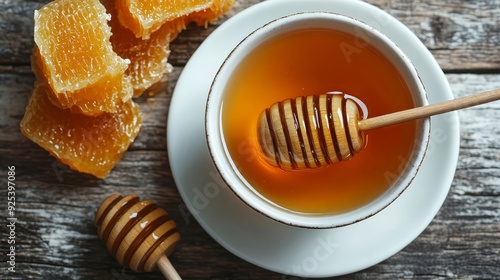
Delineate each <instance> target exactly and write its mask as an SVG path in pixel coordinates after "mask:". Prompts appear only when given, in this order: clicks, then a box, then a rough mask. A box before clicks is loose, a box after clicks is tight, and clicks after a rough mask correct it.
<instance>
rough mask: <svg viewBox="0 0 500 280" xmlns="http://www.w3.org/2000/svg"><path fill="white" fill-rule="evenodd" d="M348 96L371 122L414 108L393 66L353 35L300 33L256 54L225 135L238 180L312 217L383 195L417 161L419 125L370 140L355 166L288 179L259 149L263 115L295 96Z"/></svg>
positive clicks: (237, 85)
mask: <svg viewBox="0 0 500 280" xmlns="http://www.w3.org/2000/svg"><path fill="white" fill-rule="evenodd" d="M330 91H342V92H344V93H347V94H350V95H353V96H355V97H357V98H359V99H361V100H362V101H363V102H364V103H365V104H366V106H367V107H368V112H369V113H368V114H369V117H374V116H378V115H382V114H386V113H390V112H395V111H400V110H404V109H408V108H411V107H414V104H413V100H412V97H411V95H410V91H409V89H408V87H407V86H406V84H405V83H404V81H403V79H402V77H401V76H400V74H399V73H398V72H397V70H396V69H395V67H394V66H393V65H392V64H391V62H390V61H389V60H388V59H387V58H385V57H384V56H382V54H381V53H379V52H378V51H377V50H376V49H375V48H374V47H372V46H371V45H370V44H368V43H366V42H363V41H361V39H360V38H359V37H358V38H356V37H354V36H352V35H349V34H347V33H340V32H334V31H329V30H323V29H314V30H307V31H295V32H293V33H290V34H287V35H285V36H281V37H279V38H275V39H271V40H269V41H268V42H266V43H264V44H263V45H261V46H259V47H257V48H256V49H255V50H254V51H253V52H252V54H251V55H250V56H249V57H248V58H247V59H246V60H245V61H243V63H241V64H240V65H239V66H238V68H237V69H236V71H235V72H234V73H233V76H232V78H231V80H230V82H229V83H228V86H227V89H226V92H225V97H224V101H223V111H222V120H223V123H222V125H223V131H224V138H225V141H226V145H227V148H228V150H229V153H230V155H231V157H232V159H233V161H234V163H235V165H236V166H237V167H238V169H239V171H240V173H241V174H242V175H243V176H244V177H245V179H246V180H247V181H248V182H249V183H250V184H251V185H252V186H253V187H254V188H255V190H256V191H257V192H259V193H260V194H261V195H263V196H264V197H266V198H267V199H269V200H271V201H273V202H274V203H276V204H278V205H280V206H282V207H285V208H288V209H290V210H293V211H299V212H306V213H341V212H346V211H349V210H352V209H354V208H357V207H360V206H362V205H364V204H366V203H368V202H370V201H372V200H374V199H375V198H376V197H378V196H379V195H381V194H382V193H383V192H384V191H386V190H387V189H388V187H389V186H390V185H391V184H392V183H393V182H394V180H395V179H396V178H397V177H398V175H399V174H400V173H401V171H402V169H403V168H404V167H405V164H406V162H407V161H408V158H409V156H410V154H411V149H412V146H413V139H414V137H415V123H414V122H409V123H405V124H399V125H395V126H391V127H386V128H380V129H376V130H372V131H368V132H366V135H367V146H366V147H365V148H364V149H363V150H362V151H361V152H360V153H359V154H358V155H356V156H355V157H354V158H353V159H351V160H348V161H344V162H340V163H336V164H332V165H330V166H328V167H325V168H321V169H319V170H317V169H314V170H313V169H309V170H299V171H285V170H281V169H279V168H277V167H273V166H271V165H270V164H268V163H267V162H265V160H264V158H263V157H262V154H261V152H260V148H259V146H258V141H257V129H256V127H257V124H256V123H257V120H258V116H259V114H260V112H261V111H262V110H264V109H265V108H267V107H269V106H270V105H271V104H272V103H274V102H277V101H281V100H284V99H287V98H294V97H297V96H304V95H311V94H321V93H326V92H330Z"/></svg>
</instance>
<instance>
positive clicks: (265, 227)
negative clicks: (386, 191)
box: [167, 0, 459, 277]
mask: <svg viewBox="0 0 500 280" xmlns="http://www.w3.org/2000/svg"><path fill="white" fill-rule="evenodd" d="M303 11H330V12H335V13H339V14H344V15H348V16H351V17H354V18H356V19H359V20H362V21H364V22H366V23H368V24H370V25H372V26H373V27H375V28H378V29H379V30H381V31H382V32H383V33H385V34H386V35H388V36H389V37H390V38H391V39H392V40H393V41H394V42H396V44H398V45H399V47H400V48H401V49H402V50H403V51H404V52H406V54H407V55H408V56H409V58H410V59H411V60H412V61H413V62H414V64H415V66H416V67H417V69H418V71H419V73H420V76H421V78H422V81H423V83H424V86H425V87H426V89H427V92H428V95H429V102H430V103H436V102H439V101H443V100H448V99H451V98H452V97H453V95H452V93H451V90H450V88H449V85H448V81H447V80H446V77H445V76H444V74H443V72H442V71H441V69H440V68H439V66H438V64H437V63H436V61H435V60H434V58H433V57H432V55H431V54H430V52H429V51H428V50H427V49H426V48H425V46H424V45H423V44H422V43H421V42H420V41H419V40H418V38H417V37H416V36H415V35H413V33H412V32H411V31H410V30H409V29H408V28H407V27H405V26H404V25H403V24H402V23H400V22H398V21H397V20H396V19H394V18H393V17H392V16H390V15H388V14H387V13H385V12H384V11H382V10H380V9H378V8H376V7H374V6H371V5H369V4H366V3H364V2H361V1H353V0H338V1H331V0H268V1H265V2H262V3H259V4H257V5H254V6H252V7H250V8H248V9H246V10H244V11H242V12H240V13H238V14H237V15H235V16H234V17H232V18H230V19H229V20H228V21H227V22H225V23H224V24H222V25H221V26H220V27H219V28H217V29H216V30H215V31H214V32H213V33H212V34H211V35H210V36H209V37H208V38H206V40H205V41H204V42H203V44H202V45H201V46H200V47H199V48H198V50H197V51H196V53H195V54H194V55H193V56H192V57H191V59H190V60H189V62H188V64H187V65H186V67H185V68H184V71H183V73H182V74H181V76H180V78H179V80H178V82H177V85H176V88H175V91H174V95H173V98H172V102H171V105H170V109H169V110H170V112H169V116H168V128H167V145H168V154H169V160H170V165H171V170H172V174H173V176H174V179H175V182H176V184H177V187H178V189H179V192H180V194H181V196H182V198H183V200H184V202H185V203H186V205H187V207H188V208H189V210H190V211H191V213H193V216H194V217H195V218H196V219H197V221H198V222H199V223H200V224H201V226H202V227H203V228H204V229H205V230H206V231H207V232H208V233H209V234H210V235H211V236H212V237H213V238H214V239H215V240H216V241H217V242H219V243H220V244H221V245H222V246H224V247H225V248H226V249H227V250H229V251H231V252H232V253H234V254H235V255H237V256H239V257H240V258H242V259H244V260H246V261H248V262H251V263H253V264H255V265H258V266H261V267H263V268H266V269H269V270H272V271H275V272H278V273H284V274H288V275H295V276H300V277H328V276H337V275H342V274H347V273H352V272H355V271H359V270H362V269H365V268H367V267H370V266H372V265H374V264H377V263H379V262H381V261H383V260H385V259H387V258H389V257H390V256H392V255H393V254H395V253H397V252H398V251H399V250H401V249H402V248H404V247H405V246H406V245H408V244H409V243H410V242H412V241H413V240H414V239H415V238H416V237H417V236H418V235H419V234H420V233H421V232H422V231H423V230H424V229H425V228H426V227H427V225H428V224H429V223H430V222H431V221H432V219H433V218H434V216H435V215H436V213H437V212H438V210H439V208H440V207H441V205H442V203H443V201H444V200H445V198H446V195H447V193H448V190H449V188H450V185H451V182H452V180H453V177H454V173H455V168H456V164H457V159H458V150H459V125H458V117H457V114H456V113H449V114H446V115H442V116H437V117H433V118H432V129H431V130H432V132H431V139H430V146H429V151H428V153H427V156H426V158H425V160H424V163H423V165H422V167H421V169H420V171H419V174H418V175H417V177H416V178H415V180H414V181H413V183H412V184H411V185H410V187H409V188H408V189H407V190H406V191H405V192H404V193H403V194H402V195H401V196H400V197H399V198H398V199H397V200H396V201H395V202H394V203H393V204H391V205H390V206H389V207H388V208H386V209H385V210H383V211H382V212H380V213H379V214H377V215H376V216H375V217H372V218H369V219H367V220H365V221H362V222H359V223H357V224H354V225H351V226H347V227H343V228H337V229H314V230H313V229H302V228H294V227H290V226H286V225H283V224H280V223H278V222H275V221H273V220H270V219H268V218H266V217H264V216H262V215H261V214H258V213H256V212H254V211H253V210H252V209H250V208H249V207H248V206H246V205H245V204H244V203H242V202H241V201H240V200H239V199H238V198H237V197H236V196H235V195H234V194H233V193H232V191H230V190H229V189H228V187H227V186H226V185H225V184H224V183H223V181H222V180H221V179H220V177H219V176H218V175H217V172H216V169H215V167H214V165H213V163H212V161H211V159H210V157H209V154H208V147H207V144H206V141H205V130H204V124H205V123H204V112H205V102H206V98H207V95H208V90H209V86H210V84H211V82H212V79H213V77H214V76H215V73H216V71H217V70H218V68H219V67H220V65H221V64H222V61H223V60H224V58H225V56H227V55H228V54H229V52H230V51H231V50H232V49H233V48H234V46H236V44H237V43H239V41H240V40H242V39H243V38H244V37H245V36H246V35H247V34H248V33H250V32H251V31H252V30H253V29H255V28H257V27H258V26H260V25H262V24H264V23H267V22H268V21H270V20H272V19H275V18H277V17H281V16H284V15H287V14H291V13H296V12H303Z"/></svg>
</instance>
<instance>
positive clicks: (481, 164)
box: [0, 0, 500, 280]
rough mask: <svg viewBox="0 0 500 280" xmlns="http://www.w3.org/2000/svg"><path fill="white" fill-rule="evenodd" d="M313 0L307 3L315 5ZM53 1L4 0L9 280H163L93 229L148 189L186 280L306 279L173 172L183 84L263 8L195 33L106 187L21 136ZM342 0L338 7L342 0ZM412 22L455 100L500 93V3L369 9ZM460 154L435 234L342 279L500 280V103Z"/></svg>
mask: <svg viewBox="0 0 500 280" xmlns="http://www.w3.org/2000/svg"><path fill="white" fill-rule="evenodd" d="M305 1H306V0H305ZM46 2H48V0H0V92H1V94H0V112H1V113H0V153H1V157H0V169H1V170H0V174H3V175H2V177H1V178H0V182H2V183H1V184H2V192H1V193H2V198H1V199H0V201H1V202H0V208H1V209H0V217H1V219H0V221H1V225H0V228H1V235H0V249H1V250H0V251H1V255H0V267H1V269H0V278H2V279H118V280H125V279H162V276H161V274H159V273H152V274H136V273H133V272H131V271H129V270H126V269H123V268H122V267H121V266H120V265H118V264H117V263H116V262H115V260H114V258H113V257H111V256H110V255H109V254H108V253H107V251H106V249H105V247H104V246H103V245H102V244H101V242H100V241H99V239H98V236H97V234H96V228H95V227H94V226H93V219H94V214H95V211H96V209H97V207H98V206H99V205H100V203H101V202H102V200H103V199H104V198H105V197H107V196H108V195H110V194H112V193H115V192H118V193H122V194H128V193H136V194H137V195H139V196H140V197H141V198H149V199H151V200H153V201H154V202H156V203H157V204H158V205H160V206H161V207H162V208H164V209H166V210H167V211H168V212H169V213H170V215H171V217H172V218H173V219H174V220H176V221H177V224H178V228H179V231H180V233H181V235H182V243H181V244H180V246H179V248H178V250H177V251H176V253H175V254H173V255H172V256H171V261H172V263H173V264H174V265H175V267H176V268H177V270H178V271H179V273H180V275H181V276H183V278H184V279H297V278H293V277H288V276H286V275H281V274H278V273H274V272H271V271H267V270H265V269H262V268H260V267H257V266H255V265H252V264H250V263H247V262H246V261H243V260H242V259H240V258H238V257H236V256H234V255H233V254H232V253H230V252H228V251H227V250H226V249H224V248H223V247H222V246H221V245H219V244H218V243H216V242H215V241H214V240H213V239H212V238H211V237H210V236H209V235H208V234H207V233H206V232H205V231H204V230H203V229H202V228H201V226H200V225H199V224H198V223H197V221H196V220H195V219H194V218H193V217H192V216H189V217H188V216H186V214H185V213H186V212H185V211H186V206H185V204H184V203H183V201H182V199H181V197H180V195H179V192H178V190H177V188H176V184H175V182H174V180H173V178H172V174H171V172H170V165H169V161H168V154H167V149H166V148H167V143H166V136H165V135H166V123H167V114H168V111H169V104H170V100H171V97H172V93H173V90H174V88H175V85H176V81H177V79H178V77H179V75H180V74H181V72H182V70H183V67H184V65H185V64H186V62H187V61H188V60H189V58H190V56H191V55H192V54H193V52H194V51H195V50H196V48H197V47H198V46H199V45H200V43H201V42H202V41H203V40H204V39H205V38H206V37H207V36H208V35H209V34H210V33H211V32H212V31H213V30H214V29H216V28H217V27H218V25H220V24H221V23H223V22H224V21H225V20H227V18H229V17H231V16H234V15H235V14H237V13H239V12H240V11H242V10H244V9H246V8H247V7H249V6H252V5H254V4H257V3H258V2H260V1H258V0H239V1H238V5H237V6H236V7H235V8H233V9H232V10H231V12H230V13H229V14H228V15H227V16H226V17H224V18H223V19H221V20H220V21H218V22H217V24H215V25H211V26H209V27H208V28H206V29H204V28H199V27H195V26H189V27H188V29H187V30H186V31H184V32H183V33H182V34H181V35H180V36H179V37H178V38H177V39H176V40H175V41H174V42H173V43H172V44H171V49H172V54H171V57H170V63H171V64H172V65H173V66H174V71H173V72H172V73H171V74H170V75H169V78H168V81H166V80H165V81H163V82H162V83H161V84H160V89H161V90H160V93H159V94H158V95H156V96H151V97H142V98H140V99H138V100H137V101H138V103H139V104H140V106H141V108H142V109H143V111H144V114H145V118H144V119H145V122H144V125H143V129H142V132H141V133H140V135H139V137H138V138H137V139H136V141H135V142H134V144H133V145H132V146H131V147H130V149H129V151H128V152H127V153H126V154H125V155H124V157H123V159H122V160H121V161H120V163H119V164H118V165H117V166H116V167H115V169H114V170H113V171H112V172H111V174H110V175H109V176H108V177H107V178H105V179H104V180H99V179H96V178H93V177H91V176H87V175H82V174H79V173H77V172H74V171H70V170H68V169H67V168H65V167H64V166H62V165H60V164H59V163H57V162H56V161H55V160H54V158H52V157H51V156H49V154H48V153H47V152H46V151H44V150H43V149H41V148H40V147H38V146H37V145H35V144H34V143H32V142H30V141H29V140H27V139H26V138H25V137H24V136H23V135H22V134H21V132H20V129H19V121H20V120H21V118H22V116H23V114H24V109H25V106H26V105H27V101H28V98H29V94H30V91H31V90H32V88H33V82H34V75H33V74H32V72H31V70H30V53H31V50H32V47H33V11H34V10H35V9H38V8H40V7H41V6H42V5H43V4H45V3H46ZM332 2H334V1H333V0H332ZM367 2H369V3H371V4H373V5H375V6H378V7H380V8H381V9H383V10H385V11H387V12H389V13H390V14H392V15H393V16H394V17H396V18H397V19H399V20H400V21H402V22H403V23H404V24H406V25H407V26H408V27H409V28H410V29H411V30H412V31H413V32H414V33H415V34H416V35H417V36H418V38H419V39H420V40H421V41H422V42H423V43H424V44H425V46H426V47H427V48H428V49H429V50H430V51H431V52H432V54H433V55H434V57H435V58H436V60H437V61H438V63H439V65H440V66H441V68H442V69H443V71H444V72H445V74H446V77H447V79H448V81H449V83H450V85H451V88H452V90H453V93H454V95H455V97H460V96H465V95H467V94H470V93H474V92H479V91H485V90H489V89H494V88H500V1H499V0H492V1H480V0H470V1H460V0H448V1H437V0H436V1H434V0H414V1H390V0H369V1H367ZM459 117H460V129H461V132H460V137H461V140H460V155H459V159H458V166H457V169H456V174H455V178H454V180H453V184H452V186H451V189H450V192H449V194H448V197H447V199H446V201H445V203H444V205H443V207H442V208H441V210H440V211H439V212H438V214H437V215H436V217H435V218H434V220H433V221H432V223H431V224H430V225H429V226H428V227H427V229H426V230H425V231H424V232H423V233H422V234H421V235H420V236H419V237H418V238H417V239H416V240H414V241H413V242H412V243H410V244H409V245H408V246H407V247H406V248H404V249H403V250H402V251H400V252H399V253H397V254H396V255H394V256H392V257H390V258H389V259H387V260H385V261H383V262H381V263H380V264H378V265H375V266H373V267H370V268H368V269H366V270H363V271H360V272H358V273H354V274H351V275H345V276H342V277H340V279H375V278H376V279H379V278H380V279H401V278H410V279H413V278H415V279H444V278H446V279H448V278H449V279H494V278H497V279H498V278H500V102H495V103H490V104H487V105H482V106H479V107H475V108H471V109H467V110H463V111H461V112H459ZM9 166H15V182H16V190H15V198H16V209H15V217H16V218H17V223H16V227H15V231H14V233H15V241H16V243H15V246H16V247H15V273H13V272H9V271H8V270H7V267H8V265H7V262H6V261H7V254H8V252H9V249H10V246H11V245H9V244H8V240H9V236H10V234H11V231H10V230H9V229H8V227H7V226H8V224H9V221H8V220H7V218H8V217H9V216H8V214H7V174H8V167H9Z"/></svg>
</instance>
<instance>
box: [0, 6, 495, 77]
mask: <svg viewBox="0 0 500 280" xmlns="http://www.w3.org/2000/svg"><path fill="white" fill-rule="evenodd" d="M47 2H49V1H48V0H38V1H26V0H22V1H19V0H4V1H2V2H0V10H1V11H2V12H1V13H0V34H2V36H1V37H0V65H2V67H4V69H5V66H4V65H27V64H29V54H30V52H31V49H32V46H33V10H35V9H38V8H39V7H41V6H42V5H43V4H44V3H47ZM237 2H238V3H239V5H237V6H236V7H235V8H233V10H232V11H231V12H230V13H229V14H228V15H227V16H225V17H224V18H222V19H221V20H220V21H219V22H217V23H216V24H215V25H213V26H209V27H208V28H207V29H203V28H199V27H195V26H189V27H188V30H186V31H185V32H184V33H181V35H180V36H179V37H178V38H177V40H175V41H174V42H173V43H172V55H171V59H170V62H171V63H172V64H173V65H177V66H182V65H184V64H185V63H186V62H187V60H188V59H189V57H190V56H191V55H192V54H193V52H194V51H195V50H196V48H197V47H198V46H199V45H200V44H201V42H202V41H203V40H204V38H206V36H208V35H209V34H210V33H211V32H212V31H213V30H214V29H215V28H217V26H219V25H220V24H221V23H223V22H224V21H225V20H226V19H227V18H228V17H230V16H231V15H234V14H236V13H237V12H239V11H241V10H243V9H245V8H247V7H249V6H251V5H254V4H255V3H258V2H260V1H258V0H251V1H250V0H248V1H244V0H238V1H237ZM367 2H368V3H372V4H374V5H376V6H378V7H380V8H382V9H384V10H385V11H387V12H389V13H390V14H392V15H394V16H395V17H396V18H397V19H399V20H400V21H402V22H403V23H404V24H406V25H407V26H408V27H409V28H410V29H411V30H412V31H413V32H414V33H415V34H416V35H417V36H418V37H419V38H420V40H421V41H422V42H423V43H424V44H425V46H426V47H427V48H428V49H429V50H430V51H431V52H432V54H433V55H434V56H435V57H436V59H437V61H438V62H439V64H440V65H441V67H442V68H443V69H444V70H445V71H453V72H457V71H459V72H463V71H475V72H477V71H494V69H498V68H499V66H500V49H499V48H498V47H497V46H499V45H500V24H499V18H500V2H499V1H467V2H463V1H460V0H449V1H431V0H418V1H387V0H368V1H367ZM492 69H493V70H492ZM11 70H18V69H17V68H11Z"/></svg>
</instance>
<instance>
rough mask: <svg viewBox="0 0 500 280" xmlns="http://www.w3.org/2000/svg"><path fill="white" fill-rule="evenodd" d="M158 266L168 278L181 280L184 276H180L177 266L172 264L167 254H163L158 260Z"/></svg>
mask: <svg viewBox="0 0 500 280" xmlns="http://www.w3.org/2000/svg"><path fill="white" fill-rule="evenodd" d="M156 265H158V268H159V269H160V271H161V273H163V276H165V278H166V279H168V280H181V279H182V278H181V277H180V276H179V274H178V273H177V271H176V270H175V268H174V267H173V266H172V264H171V263H170V261H169V260H168V258H167V256H165V255H163V256H162V257H161V258H160V259H159V260H158V261H157V262H156Z"/></svg>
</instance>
